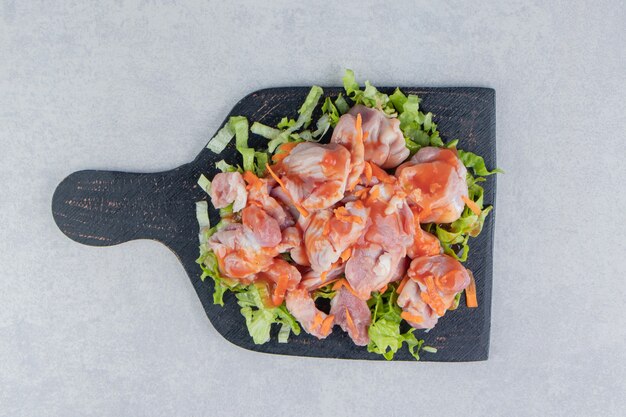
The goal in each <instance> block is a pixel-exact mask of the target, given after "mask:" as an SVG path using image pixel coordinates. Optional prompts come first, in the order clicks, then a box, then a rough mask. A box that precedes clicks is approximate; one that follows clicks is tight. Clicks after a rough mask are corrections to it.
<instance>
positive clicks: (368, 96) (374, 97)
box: [343, 69, 395, 115]
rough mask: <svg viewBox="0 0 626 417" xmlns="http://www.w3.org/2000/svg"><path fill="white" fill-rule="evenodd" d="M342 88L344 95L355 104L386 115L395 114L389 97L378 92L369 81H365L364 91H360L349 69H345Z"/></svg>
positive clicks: (352, 72)
mask: <svg viewBox="0 0 626 417" xmlns="http://www.w3.org/2000/svg"><path fill="white" fill-rule="evenodd" d="M343 88H344V90H346V95H347V96H348V97H350V98H351V99H352V100H353V101H354V102H355V104H363V105H365V106H367V107H372V108H377V109H380V110H382V111H384V112H385V113H387V114H388V115H391V114H395V110H394V108H393V106H392V105H391V104H390V101H389V96H388V95H387V94H384V93H381V92H380V91H378V90H377V89H376V87H374V86H373V85H372V84H370V82H369V81H365V90H361V87H360V86H359V83H358V82H357V81H356V78H355V77H354V71H352V70H350V69H347V70H346V72H345V74H344V76H343Z"/></svg>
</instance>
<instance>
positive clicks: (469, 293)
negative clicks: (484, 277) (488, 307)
mask: <svg viewBox="0 0 626 417" xmlns="http://www.w3.org/2000/svg"><path fill="white" fill-rule="evenodd" d="M467 272H468V273H469V276H470V283H469V285H468V286H467V288H466V289H465V304H467V306H468V307H469V308H476V307H478V299H477V297H476V281H475V280H474V274H472V271H470V270H468V271H467Z"/></svg>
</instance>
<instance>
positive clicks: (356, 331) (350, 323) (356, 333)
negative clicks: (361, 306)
mask: <svg viewBox="0 0 626 417" xmlns="http://www.w3.org/2000/svg"><path fill="white" fill-rule="evenodd" d="M346 321H347V322H348V327H349V328H350V330H352V333H354V337H359V329H357V327H356V325H355V324H354V321H353V320H352V316H351V315H350V312H349V311H348V307H346Z"/></svg>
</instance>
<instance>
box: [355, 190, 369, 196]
mask: <svg viewBox="0 0 626 417" xmlns="http://www.w3.org/2000/svg"><path fill="white" fill-rule="evenodd" d="M367 191H368V189H367V188H361V189H360V190H358V191H355V192H354V196H355V197H357V198H361V197H363V196H364V195H366V194H367Z"/></svg>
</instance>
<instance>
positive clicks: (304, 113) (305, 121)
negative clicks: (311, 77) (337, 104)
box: [294, 85, 324, 130]
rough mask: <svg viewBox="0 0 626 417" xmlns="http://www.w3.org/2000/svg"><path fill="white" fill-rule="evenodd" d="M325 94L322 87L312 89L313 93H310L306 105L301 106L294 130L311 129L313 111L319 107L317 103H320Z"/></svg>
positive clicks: (315, 86)
mask: <svg viewBox="0 0 626 417" xmlns="http://www.w3.org/2000/svg"><path fill="white" fill-rule="evenodd" d="M323 94H324V90H322V87H318V86H317V85H314V86H313V87H311V91H309V94H308V95H307V96H306V99H305V100H304V103H302V106H300V109H299V110H298V114H299V116H298V120H297V121H296V124H295V129H294V130H296V129H299V128H300V127H304V128H307V127H309V125H310V124H311V118H312V116H313V110H315V107H317V103H318V102H319V101H320V98H321V97H322V95H323Z"/></svg>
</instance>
